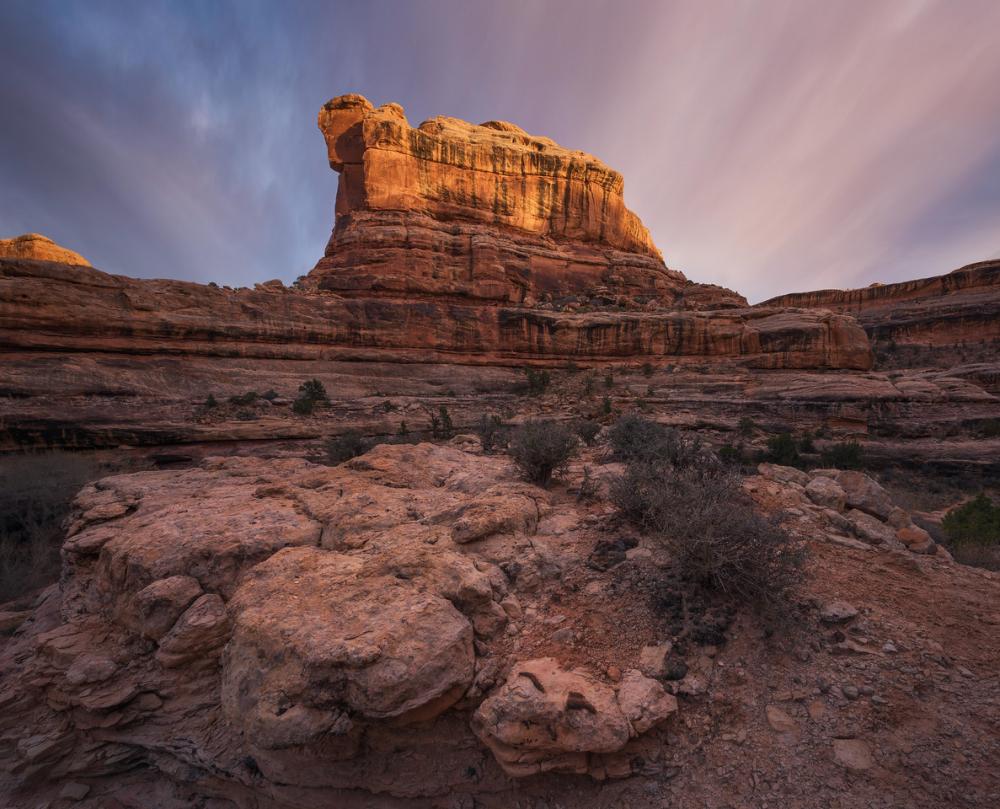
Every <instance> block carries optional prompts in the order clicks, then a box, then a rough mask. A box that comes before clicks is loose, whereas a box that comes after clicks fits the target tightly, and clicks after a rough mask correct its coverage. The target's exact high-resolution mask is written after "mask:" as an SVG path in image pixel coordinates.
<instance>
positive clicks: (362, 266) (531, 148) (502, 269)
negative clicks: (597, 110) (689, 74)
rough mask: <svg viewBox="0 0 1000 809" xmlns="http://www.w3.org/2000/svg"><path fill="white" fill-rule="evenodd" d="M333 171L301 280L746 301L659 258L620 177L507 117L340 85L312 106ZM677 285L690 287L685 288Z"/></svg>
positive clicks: (537, 297) (391, 289) (346, 287)
mask: <svg viewBox="0 0 1000 809" xmlns="http://www.w3.org/2000/svg"><path fill="white" fill-rule="evenodd" d="M319 127H320V130H321V131H322V132H323V136H324V138H325V139H326V144H327V153H328V157H329V161H330V167H331V168H333V169H334V170H335V171H337V172H339V173H340V184H339V188H338V192H337V207H336V211H337V216H336V225H335V228H334V232H333V235H332V237H331V238H330V243H329V244H328V245H327V250H326V255H325V256H324V258H323V259H322V260H321V261H320V262H319V263H318V264H317V265H316V268H315V269H314V270H313V272H312V273H311V275H310V277H309V282H308V283H309V285H310V286H311V287H312V288H315V289H320V290H331V291H336V292H338V293H340V294H344V295H365V296H370V295H379V296H405V297H410V298H412V297H413V296H420V295H433V296H442V295H443V296H457V297H463V298H474V299H481V300H484V301H491V302H497V303H508V304H521V305H533V304H534V303H536V302H538V301H558V302H562V303H570V304H576V303H586V302H590V301H593V300H598V301H601V300H613V301H614V302H616V303H618V304H621V305H625V306H627V307H628V308H637V307H638V306H641V305H647V304H649V305H657V304H661V305H666V306H670V307H678V306H686V307H687V308H722V307H729V306H745V305H746V301H745V299H743V298H742V296H739V295H737V294H736V293H733V292H731V291H730V290H722V289H719V288H716V287H704V288H702V287H700V285H692V284H691V283H690V282H689V281H687V279H686V278H685V277H684V275H683V274H682V273H680V272H677V271H676V270H670V269H668V268H667V267H666V265H665V264H664V263H663V260H662V258H661V257H660V253H659V251H658V250H657V249H656V246H655V245H654V244H653V241H652V239H651V238H650V235H649V231H647V230H646V228H645V227H644V226H643V224H642V222H641V221H640V220H639V218H638V217H637V216H636V215H635V214H634V213H632V211H630V210H628V208H626V207H625V202H624V199H623V197H622V189H623V185H624V182H623V180H622V176H621V175H620V174H619V173H618V172H616V171H613V170H612V169H610V168H608V167H607V166H605V165H604V164H603V163H602V162H601V161H599V160H598V159H597V158H595V157H592V156H591V155H588V154H585V153H584V152H579V151H570V150H568V149H564V148H563V147H561V146H559V145H558V144H557V143H555V142H554V141H552V140H550V139H548V138H543V137H537V136H533V135H529V134H527V133H526V132H524V131H523V130H522V129H520V128H519V127H517V126H515V125H514V124H509V123H506V122H502V121H489V122H487V123H485V124H482V125H480V126H475V125H473V124H469V123H466V122H465V121H460V120H458V119H455V118H444V117H438V118H433V119H431V120H429V121H425V122H424V123H423V124H421V125H420V126H419V127H417V128H413V127H411V126H410V125H409V124H408V123H407V120H406V117H405V116H404V114H403V108H402V107H400V106H399V105H398V104H386V105H384V106H382V107H379V108H377V109H376V108H374V107H373V106H372V104H371V103H370V102H369V101H368V100H367V99H365V98H363V97H362V96H358V95H345V96H340V97H338V98H335V99H333V100H331V101H330V102H328V103H327V104H326V105H324V107H323V108H322V109H321V110H320V113H319ZM685 293H687V294H685Z"/></svg>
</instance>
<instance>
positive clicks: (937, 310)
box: [759, 261, 1000, 365]
mask: <svg viewBox="0 0 1000 809" xmlns="http://www.w3.org/2000/svg"><path fill="white" fill-rule="evenodd" d="M759 305H760V306H761V307H765V308H772V307H775V306H778V307H783V306H794V307H807V308H812V309H829V310H831V311H835V312H843V313H848V314H852V315H854V316H856V317H857V318H858V321H859V322H860V323H861V325H862V326H863V327H864V329H865V331H866V332H867V333H868V335H869V337H870V338H871V339H872V341H873V342H874V343H875V344H877V345H878V346H879V347H880V348H881V349H882V351H883V352H884V353H889V354H891V353H892V352H893V351H894V350H895V349H896V348H897V347H898V346H912V347H914V348H925V347H926V348H929V349H930V352H929V354H930V356H923V357H920V358H919V359H917V360H916V362H919V361H921V360H923V361H925V362H926V361H927V360H928V359H933V354H934V353H935V352H934V350H935V349H942V348H954V347H956V346H959V347H961V348H962V349H964V350H965V351H968V352H971V353H973V354H974V355H975V356H976V357H977V358H979V355H980V354H982V358H983V359H995V358H996V356H997V350H998V346H1000V261H981V262H978V263H976V264H969V265H968V266H965V267H962V268H960V269H957V270H954V271H952V272H950V273H948V274H946V275H936V276H932V277H930V278H921V279H919V280H916V281H904V282H901V283H897V284H872V285H871V286H869V287H865V288H864V289H849V290H839V289H826V290H820V291H817V292H802V293H793V294H789V295H779V296H778V297H776V298H771V299H770V300H768V301H765V302H764V303H762V304H759ZM886 349H889V351H888V352H886ZM938 353H941V352H938ZM945 356H946V358H947V359H948V360H951V361H952V363H953V364H957V362H956V358H955V357H954V356H953V355H948V354H947V353H946V354H945ZM886 359H888V360H890V362H891V361H892V360H893V357H891V356H888V357H886ZM905 359H910V362H911V363H913V364H916V362H914V360H913V359H912V358H905ZM957 359H958V360H959V361H960V360H962V359H968V357H961V356H959V357H958V358H957ZM893 364H897V365H898V362H897V363H893Z"/></svg>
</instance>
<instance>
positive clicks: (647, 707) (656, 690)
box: [618, 669, 677, 736]
mask: <svg viewBox="0 0 1000 809" xmlns="http://www.w3.org/2000/svg"><path fill="white" fill-rule="evenodd" d="M618 706H619V707H620V708H621V709H622V713H624V714H625V718H626V719H628V721H629V724H630V725H631V726H632V735H634V736H638V735H639V734H641V733H645V732H646V731H647V730H649V729H650V728H652V727H654V726H655V725H658V724H659V723H660V722H662V721H663V720H664V719H667V718H669V717H670V716H671V715H672V714H674V713H676V712H677V699H676V698H675V697H674V696H673V695H672V694H668V693H667V692H666V691H664V690H663V686H662V685H660V684H659V683H658V682H657V681H656V680H653V679H651V678H649V677H645V676H643V674H642V673H641V672H638V671H636V670H635V669H630V670H629V671H626V672H625V674H624V675H622V678H621V682H620V684H619V686H618Z"/></svg>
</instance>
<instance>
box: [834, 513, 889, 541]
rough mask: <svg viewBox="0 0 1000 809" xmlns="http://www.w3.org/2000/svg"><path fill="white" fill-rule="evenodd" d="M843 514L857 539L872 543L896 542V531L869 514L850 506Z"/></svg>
mask: <svg viewBox="0 0 1000 809" xmlns="http://www.w3.org/2000/svg"><path fill="white" fill-rule="evenodd" d="M845 516H846V517H847V520H848V521H849V522H850V524H851V530H852V531H853V532H854V535H855V536H856V537H858V539H863V540H864V541H865V542H868V543H870V544H872V545H894V544H895V543H896V532H895V531H894V530H893V529H892V528H891V527H890V526H888V525H886V524H885V523H884V522H881V521H880V520H878V519H876V518H875V517H872V516H871V515H870V514H866V513H865V512H863V511H860V510H858V509H856V508H852V509H851V510H850V511H848V512H847V514H846V515H845Z"/></svg>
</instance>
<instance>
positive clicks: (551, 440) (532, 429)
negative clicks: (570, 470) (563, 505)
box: [509, 421, 577, 486]
mask: <svg viewBox="0 0 1000 809" xmlns="http://www.w3.org/2000/svg"><path fill="white" fill-rule="evenodd" d="M576 449H577V438H576V436H575V435H574V434H573V433H572V432H571V431H570V430H569V429H568V428H567V427H565V426H564V425H562V424H559V423H558V422H555V421H527V422H525V423H524V424H522V425H521V426H520V427H518V428H517V429H516V430H515V431H514V433H513V435H512V436H511V441H510V450H509V451H510V457H511V459H512V460H513V461H514V465H515V466H517V468H518V470H519V471H520V472H521V474H522V475H523V476H524V478H525V479H527V480H529V481H530V482H532V483H537V484H538V485H540V486H548V485H549V483H550V482H551V481H552V478H553V476H555V475H559V474H561V473H563V472H564V471H565V470H566V467H567V465H568V464H569V460H570V458H572V457H573V455H574V453H575V452H576Z"/></svg>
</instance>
